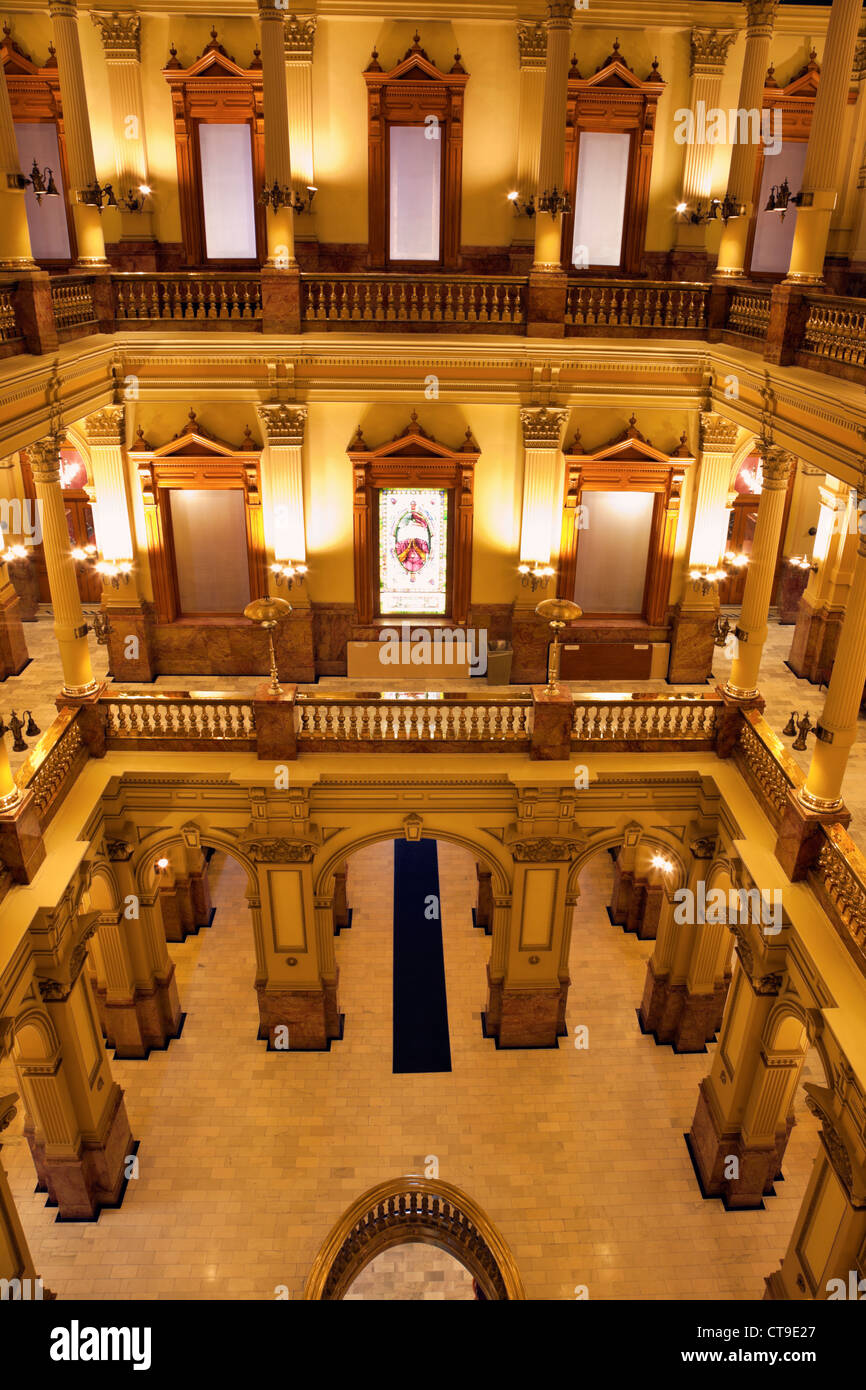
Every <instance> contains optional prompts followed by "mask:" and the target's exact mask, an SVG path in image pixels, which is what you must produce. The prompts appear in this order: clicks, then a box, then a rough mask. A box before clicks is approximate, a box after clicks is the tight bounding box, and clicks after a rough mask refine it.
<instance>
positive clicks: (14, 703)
mask: <svg viewBox="0 0 866 1390" xmlns="http://www.w3.org/2000/svg"><path fill="white" fill-rule="evenodd" d="M25 634H26V638H27V645H28V649H29V651H30V654H31V656H32V658H33V659H32V661H31V663H30V665H29V666H28V667H27V668H26V670H24V671H22V673H21V675H20V676H11V677H9V678H8V679H7V680H6V681H5V682H2V683H0V712H2V713H3V715H4V717H6V718H7V719H8V716H9V711H10V709H12V708H15V709H17V710H18V712H19V713H20V712H21V710H22V709H25V708H30V709H32V710H33V713H34V715H35V717H36V722H37V724H38V725H39V727H40V728H41V729H42V730H43V731H44V730H45V729H47V728H48V726H49V724H50V723H51V721H52V719H53V718H54V716H55V714H56V710H55V708H54V700H55V697H56V694H57V691H58V690H59V689H60V685H61V681H62V676H61V669H60V658H59V655H58V652H57V644H56V642H55V640H54V633H53V629H52V624H51V620H50V618H49V617H48V616H47V610H45V609H43V610H42V613H41V616H40V618H39V619H38V620H37V621H36V622H35V623H27V624H26V626H25ZM793 634H794V629H793V627H792V626H784V627H783V626H782V625H781V624H779V623H776V622H773V623H771V624H770V632H769V636H768V639H767V645H766V648H765V650H764V659H763V663H762V666H761V676H760V686H761V690H762V692H763V694H764V697H765V699H766V702H767V707H766V711H765V718H766V719H767V721H768V723H769V724H770V726H771V728H772V729H773V730H774V731H775V732H776V733H777V734H781V732H782V729H783V727H784V725H785V724H786V723H787V720H788V716H789V715H790V713H791V711H792V710H798V711H799V712H800V713H801V714H802V713H803V712H804V711H806V710H808V712H809V714H810V715H811V719H812V723H813V724H814V723H815V721H816V719H817V716H818V714H819V713H820V711H821V709H822V708H823V704H824V691H823V689H819V688H818V687H817V686H814V685H810V683H809V682H808V681H806V680H800V679H798V678H797V677H796V676H795V675H794V674H793V673H792V672H791V671H790V670H789V668H788V667H787V666H786V665H785V661H786V658H787V656H788V653H789V651H790V649H791V640H792V638H793ZM89 641H90V650H91V658H92V661H93V668H94V673H95V674H96V676H97V677H99V678H104V677H105V674H106V670H107V655H106V649H105V648H104V647H100V646H98V644H97V643H96V640H95V639H94V638H93V636H92V635H91V637H90V639H89ZM730 664H731V663H730V658H729V657H728V656H726V654H725V651H724V649H723V648H717V649H716V662H715V668H714V675H715V677H716V678H717V680H718V681H720V682H724V681H725V680H726V679H727V676H728V674H729V672H730ZM260 683H261V677H260V676H226V677H214V676H203V675H201V674H196V673H194V672H192V673H189V674H188V675H180V676H178V675H175V676H161V677H159V678H158V680H157V681H156V682H155V683H154V685H143V686H128V687H125V688H129V689H141V690H143V691H152V690H153V689H154V688H156V689H159V688H160V687H161V688H163V689H166V688H167V689H174V690H188V689H193V690H195V689H213V688H214V686H217V687H218V688H219V689H221V690H227V691H234V692H237V693H244V694H246V693H250V692H251V691H253V690H254V689H255V688H256V686H257V685H259V684H260ZM570 684H571V689H572V690H573V691H574V692H575V694H577V693H580V692H586V691H589V690H598V691H602V692H603V691H605V690H608V691H612V690H621V689H622V686H623V683H622V681H621V680H620V681H595V682H589V681H572V682H571V683H570ZM380 685H381V688H382V689H383V690H405V689H410V688H417V689H424V688H426V687H427V686H430V685H431V681H430V680H429V679H427V680H419V681H417V682H412V681H407V680H401V681H390V682H389V681H386V680H383V681H381V682H380ZM440 686H441V687H443V688H448V689H455V690H461V689H471V690H472V691H473V692H476V691H482V690H484V691H487V690H489V689H490V687H488V686H487V685H486V683H485V682H484V681H481V680H474V681H443V680H440V681H439V682H438V683H437V688H438V687H440ZM369 688H370V681H369V680H354V681H350V680H345V679H342V678H340V677H336V676H331V677H327V678H324V679H323V680H322V681H321V682H320V683H319V686H318V687H306V686H301V687H300V689H302V690H304V689H319V690H347V689H348V690H352V689H361V690H368V689H369ZM708 688H709V687H708V686H706V685H705V686H701V687H695V686H675V687H674V686H666V685H665V683H664V682H659V681H633V682H630V683H629V689H630V690H634V691H636V692H637V691H641V692H652V691H658V690H665V689H668V690H670V689H676V690H679V691H684V690H690V689H701V690H706V689H708ZM516 689H517V687H510V690H511V693H514V691H515V690H516ZM792 742H793V740H792V739H790V738H789V739H787V740H786V746H787V747H788V749H789V750H791V744H792ZM813 745H814V736H813V735H810V737H809V739H808V747H807V749H806V751H805V752H802V753H798V752H793V750H791V751H792V755H793V757H794V758H795V759H796V760H797V762H798V763H799V765H800V766H801V767H802V769H803V771H804V772H805V771H806V770H807V769H808V766H809V758H810V756H811V749H812V747H813ZM7 747H9V748H10V750H11V740H8V741H7ZM11 756H12V760H13V766H17V765H18V764H20V763H21V762H22V761H23V759H24V758H25V757H26V756H27V755H26V753H12V754H11ZM844 793H845V798H846V801H847V804H848V808H849V810H850V811H851V813H852V817H853V819H852V825H851V834H852V836H853V838H854V840H855V841H857V842H858V844H859V845H860V848H861V849H863V850H866V830H863V831H861V829H860V827H861V825H864V826H866V720H863V719H861V720H860V723H859V728H858V737H857V742H856V744H855V746H854V748H853V749H852V752H851V757H850V762H849V765H848V772H847V777H846V784H845V788H844Z"/></svg>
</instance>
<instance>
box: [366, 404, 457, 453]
mask: <svg viewBox="0 0 866 1390" xmlns="http://www.w3.org/2000/svg"><path fill="white" fill-rule="evenodd" d="M479 452H480V451H479V448H478V445H477V444H476V442H475V440H474V439H473V437H472V431H471V429H469V428H468V427H467V430H466V435H465V438H464V440H463V443H462V444H460V445H459V446H458V447H457V448H456V449H450V448H449V447H448V445H447V444H442V443H440V441H439V440H438V439H436V438H434V436H433V435H432V434H428V433H427V431H426V430H425V429H424V427H423V425H422V424H421V423H420V421H419V419H418V415H417V412H416V411H414V410H413V412H412V416H411V419H410V422H409V424H408V425H406V426H405V428H404V429H402V430H401V431H400V433H399V434H396V435H395V436H394V438H393V439H390V440H389V441H388V442H387V443H386V444H381V445H380V446H379V447H378V448H377V449H371V448H370V446H369V444H368V443H367V441H366V440H365V439H364V436H363V434H362V433H361V427H360V425H359V426H358V431H357V433H356V435H355V436H354V438H353V439H352V441H351V443H350V444H349V447H348V449H347V453H348V455H349V457H350V458H351V459H352V460H353V461H356V460H357V461H362V462H367V461H370V462H377V461H380V460H382V461H385V460H388V459H395V460H398V459H404V460H405V459H412V460H415V461H418V460H421V461H423V460H424V459H429V460H431V461H435V462H437V463H438V462H440V461H441V460H443V459H447V460H449V461H453V460H455V459H458V458H459V459H461V460H465V461H467V462H474V461H475V460H476V459H477V458H478V456H479Z"/></svg>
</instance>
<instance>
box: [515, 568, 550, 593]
mask: <svg viewBox="0 0 866 1390" xmlns="http://www.w3.org/2000/svg"><path fill="white" fill-rule="evenodd" d="M517 573H518V574H519V575H520V582H521V584H522V585H523V587H524V589H531V590H532V592H533V593H535V591H536V589H543V588H546V587H547V584H548V581H549V580H550V579H552V578H553V576H554V575H555V574H556V570H555V569H554V568H553V566H552V565H541V564H539V563H538V561H537V560H533V562H532V564H531V565H518V566H517Z"/></svg>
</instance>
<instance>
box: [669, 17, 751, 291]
mask: <svg viewBox="0 0 866 1390" xmlns="http://www.w3.org/2000/svg"><path fill="white" fill-rule="evenodd" d="M736 37H737V35H736V31H735V30H725V31H723V32H720V31H719V30H718V29H700V28H695V29H693V30H692V39H691V55H692V56H691V67H690V76H691V87H690V89H689V103H688V109H689V111H692V112H694V113H695V121H696V125H698V126H700V125H701V114H702V113H705V112H707V111H710V110H712V109H713V108H716V107H718V105H719V94H720V92H721V88H722V77H723V76H724V72H725V64H726V62H727V58H728V52H729V50H730V48H731V45H732V44H733V43H734V41H735V40H736ZM715 148H716V147H715V145H711V144H710V143H709V141H707V140H697V139H694V140H687V141H686V145H685V153H684V157H683V174H682V185H681V187H682V195H681V201H682V202H684V203H685V204H686V205H687V207H688V210H689V211H690V212H693V211H695V209H696V208H697V206H698V204H701V205H702V207H703V210H704V211H706V209H707V207H708V205H709V201H710V192H711V188H712V177H713V156H714V154H715ZM706 239H707V229H706V225H705V224H700V223H699V224H697V225H696V224H694V223H692V222H689V221H688V220H687V219H684V220H683V221H682V222H678V223H677V224H676V233H675V237H674V248H675V250H674V260H675V263H681V262H682V261H683V259H684V257H683V255H682V254H681V255H680V256H679V257H678V256H677V255H676V252H677V251H680V252H681V253H682V252H686V253H688V252H692V254H693V255H697V256H698V257H703V256H705V255H706ZM687 268H688V267H687V266H681V269H682V270H686V269H687ZM698 268H699V269H701V273H702V274H704V273H705V269H704V267H701V266H699V267H698ZM681 278H682V277H681ZM686 278H687V277H686Z"/></svg>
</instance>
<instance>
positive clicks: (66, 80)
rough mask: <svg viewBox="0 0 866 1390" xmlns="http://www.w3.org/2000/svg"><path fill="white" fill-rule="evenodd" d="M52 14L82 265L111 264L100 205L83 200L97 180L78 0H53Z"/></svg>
mask: <svg viewBox="0 0 866 1390" xmlns="http://www.w3.org/2000/svg"><path fill="white" fill-rule="evenodd" d="M48 8H49V13H50V15H51V19H52V22H53V25H54V45H55V48H56V50H57V71H58V73H59V76H60V91H61V94H62V96H63V127H64V131H65V134H66V155H67V159H68V161H69V183H70V187H69V190H68V194H69V197H70V199H71V201H72V218H73V221H74V223H75V237H76V241H77V243H78V264H79V265H80V266H84V267H88V268H89V267H92V266H104V265H107V261H106V259H105V238H104V236H103V232H102V217H101V214H100V211H99V208H97V207H95V206H94V205H92V204H90V203H82V202H81V201H80V196H81V193H82V191H83V190H84V189H86V188H89V187H91V186H92V185H93V184H94V183H95V182H96V164H95V163H94V159H93V141H92V139H91V135H90V120H89V117H88V113H87V92H86V89H85V86H84V66H83V64H82V61H81V43H80V39H79V34H78V9H77V7H76V4H75V0H51V3H50V4H49V7H48Z"/></svg>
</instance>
